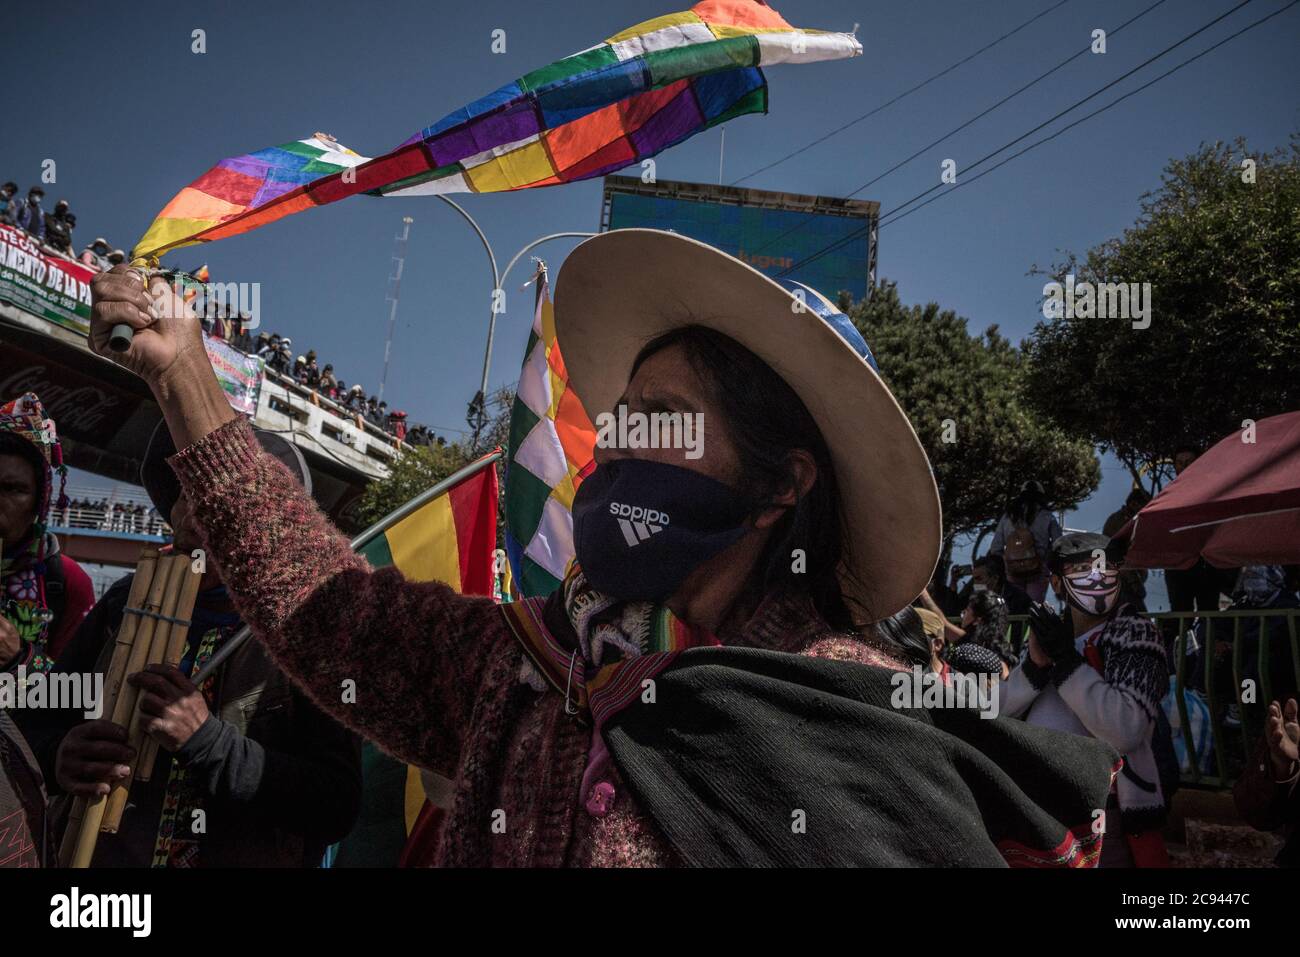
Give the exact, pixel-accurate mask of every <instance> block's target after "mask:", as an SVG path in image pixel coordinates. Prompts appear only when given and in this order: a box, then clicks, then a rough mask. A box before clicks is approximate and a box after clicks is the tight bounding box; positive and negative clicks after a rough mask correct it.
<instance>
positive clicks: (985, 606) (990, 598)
mask: <svg viewBox="0 0 1300 957" xmlns="http://www.w3.org/2000/svg"><path fill="white" fill-rule="evenodd" d="M1005 604H1006V602H1005V601H1004V600H1003V598H1002V596H1001V595H999V594H997V593H995V592H991V591H977V592H974V593H972V594H971V597H970V604H969V605H968V606H967V607H969V608H970V610H971V611H973V612H974V613H975V615H976V617H978V618H988V617H989V615H991V614H992V613H993V611H994V610H995V609H996V608H998V607H999V606H1001V605H1005Z"/></svg>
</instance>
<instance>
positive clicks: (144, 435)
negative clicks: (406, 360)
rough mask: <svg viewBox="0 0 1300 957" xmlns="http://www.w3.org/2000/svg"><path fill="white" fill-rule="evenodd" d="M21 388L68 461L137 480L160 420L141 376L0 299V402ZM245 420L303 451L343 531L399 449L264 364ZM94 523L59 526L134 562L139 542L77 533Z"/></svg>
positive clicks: (352, 525)
mask: <svg viewBox="0 0 1300 957" xmlns="http://www.w3.org/2000/svg"><path fill="white" fill-rule="evenodd" d="M29 391H30V392H35V393H36V394H37V395H39V396H40V397H41V401H42V402H43V403H44V404H45V407H46V409H47V410H48V413H49V415H50V416H51V417H52V418H53V419H54V420H55V422H56V423H57V425H58V429H59V435H60V439H61V441H62V443H63V449H64V455H65V459H66V461H67V464H68V465H70V466H73V467H75V468H78V469H83V470H85V471H87V472H93V473H95V474H97V475H102V476H106V477H108V478H111V479H114V480H116V481H119V482H130V483H138V482H139V473H140V461H141V459H142V457H143V455H144V451H145V448H146V445H147V443H148V440H149V436H150V435H151V434H152V433H153V429H154V426H155V425H156V424H157V423H158V422H159V421H160V420H161V419H162V413H161V411H160V410H159V409H158V406H157V404H156V403H155V402H154V401H153V397H152V396H151V394H150V393H149V390H148V388H147V387H146V386H145V384H144V383H143V382H142V381H141V380H140V379H138V378H137V377H136V376H134V375H132V374H131V373H129V372H127V371H126V370H125V369H122V368H121V367H119V366H117V365H116V364H114V363H112V362H110V361H109V360H107V359H104V358H101V357H100V356H97V355H95V354H94V353H93V352H91V351H90V348H89V346H88V345H87V341H86V337H85V336H84V335H82V334H81V333H79V332H77V331H76V330H74V329H68V328H64V327H63V326H60V325H58V324H56V323H53V322H50V321H47V320H46V319H44V318H42V317H40V316H36V315H33V314H32V313H30V312H27V311H25V310H23V309H19V308H17V307H16V306H13V305H11V304H10V303H7V302H0V400H2V401H7V400H8V399H10V398H12V397H14V396H16V395H19V394H21V393H23V392H29ZM253 424H254V425H256V426H258V427H260V428H265V429H270V430H274V431H277V432H280V433H283V434H284V435H286V436H287V437H288V438H290V440H291V441H293V442H294V443H295V444H296V445H297V446H298V448H299V449H301V450H302V453H303V456H304V458H305V459H306V460H307V464H308V466H309V467H310V468H311V471H312V483H313V492H314V494H315V496H316V499H317V501H318V502H319V503H320V505H321V507H322V508H323V509H324V510H325V511H326V513H328V514H329V515H330V517H331V518H332V519H333V520H334V521H335V522H336V523H337V524H338V525H339V526H340V528H342V529H343V530H344V531H345V532H352V533H355V532H356V531H359V530H360V528H359V523H358V522H357V520H356V518H355V508H356V505H357V503H358V499H359V497H360V495H361V492H362V490H363V489H364V488H365V486H366V484H367V483H369V482H370V481H372V480H374V479H377V478H382V477H383V476H385V475H387V474H388V466H389V464H390V463H391V462H392V461H393V460H394V458H395V457H396V455H397V454H398V450H397V448H396V440H394V439H393V437H392V436H390V435H388V434H387V433H385V432H383V431H382V430H380V429H377V428H375V427H374V426H373V425H371V424H370V423H367V422H364V421H363V422H361V423H360V424H358V422H357V420H356V418H355V417H352V416H349V415H347V414H346V413H344V411H343V410H342V409H341V408H339V407H338V406H336V405H335V404H334V403H332V402H331V401H330V400H328V399H324V398H318V397H317V398H313V396H312V395H311V393H309V392H307V391H304V390H302V389H300V388H299V387H298V386H297V385H296V384H294V383H292V382H291V381H289V380H287V379H283V378H282V377H280V376H278V375H276V374H275V373H273V372H271V371H269V370H268V371H267V372H266V374H265V377H264V380H263V382H262V386H261V390H260V393H259V396H258V404H257V411H256V414H255V415H254V417H253ZM93 531H94V530H93V529H71V528H70V529H67V530H66V533H67V534H70V535H74V536H75V537H76V540H77V547H78V549H81V548H82V547H83V546H84V548H85V554H87V555H89V554H90V553H94V552H98V551H103V550H106V549H107V550H109V551H112V552H113V553H114V554H117V553H118V552H119V551H120V550H121V549H122V548H127V549H129V550H131V552H132V561H131V562H128V563H127V564H134V553H135V552H138V550H139V543H138V542H131V541H130V540H129V539H124V540H123V543H124V544H112V543H107V542H103V541H97V540H98V539H101V538H114V537H115V536H114V535H113V534H111V533H110V534H108V535H97V534H82V533H83V532H93ZM116 537H120V536H116ZM75 557H80V556H75ZM88 560H90V561H98V560H100V559H96V558H88ZM113 563H114V564H116V563H117V562H113Z"/></svg>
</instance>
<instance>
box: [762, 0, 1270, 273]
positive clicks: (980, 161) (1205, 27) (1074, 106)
mask: <svg viewBox="0 0 1300 957" xmlns="http://www.w3.org/2000/svg"><path fill="white" fill-rule="evenodd" d="M1250 2H1251V0H1241V2H1240V3H1238V4H1237V5H1236V6H1234V7H1233V8H1232V9H1230V10H1228V11H1226V12H1224V13H1221V14H1219V15H1218V16H1217V17H1215V18H1214V19H1213V20H1211V21H1209V22H1208V23H1206V24H1204V25H1202V26H1200V27H1198V28H1197V29H1195V30H1193V31H1192V32H1191V33H1189V34H1187V35H1186V36H1185V37H1183V38H1182V39H1181V40H1178V41H1176V42H1174V43H1172V44H1170V45H1169V46H1167V47H1165V48H1164V49H1163V50H1161V51H1160V52H1159V53H1157V54H1155V55H1154V56H1151V57H1149V58H1147V59H1146V60H1143V61H1142V62H1141V63H1139V64H1138V65H1137V66H1135V67H1134V68H1133V69H1131V70H1129V71H1128V72H1126V73H1124V74H1122V75H1120V76H1118V77H1116V78H1115V79H1113V80H1111V81H1110V82H1109V83H1106V84H1105V85H1103V86H1101V87H1099V88H1098V89H1096V90H1094V91H1093V92H1091V93H1089V94H1088V95H1087V96H1085V97H1083V98H1082V99H1080V100H1077V101H1076V102H1074V103H1072V104H1071V105H1070V106H1067V107H1066V108H1065V109H1063V110H1061V111H1060V112H1058V113H1056V114H1055V115H1053V116H1051V117H1049V118H1048V119H1046V120H1044V121H1043V122H1041V123H1039V124H1038V125H1037V126H1035V127H1033V128H1032V129H1030V130H1028V131H1027V132H1025V133H1022V134H1020V135H1019V136H1017V137H1016V138H1015V139H1013V140H1011V141H1010V142H1009V143H1004V144H1003V145H1002V146H999V147H998V148H997V149H995V150H993V151H992V152H991V153H987V154H986V155H984V156H982V157H980V158H979V159H978V160H976V161H975V162H973V163H971V164H970V165H969V166H968V167H967V169H968V170H971V169H974V168H975V167H977V166H980V165H982V164H984V163H986V162H987V161H988V160H990V159H992V158H993V157H994V156H997V155H998V154H999V153H1001V152H1004V151H1005V150H1008V149H1010V148H1011V147H1012V146H1015V145H1016V144H1017V143H1019V142H1020V141H1021V140H1023V139H1025V138H1027V137H1029V136H1032V135H1033V134H1035V133H1037V132H1038V131H1039V130H1041V129H1042V128H1043V127H1045V126H1049V125H1051V124H1052V123H1054V122H1055V121H1056V120H1058V119H1060V118H1061V117H1063V116H1065V115H1066V114H1067V113H1069V112H1071V111H1072V110H1075V109H1078V108H1079V107H1080V106H1082V105H1083V104H1084V103H1087V102H1088V101H1089V100H1092V99H1095V98H1096V97H1098V96H1100V95H1101V94H1102V93H1104V92H1106V91H1107V90H1109V89H1110V88H1111V87H1113V86H1115V85H1116V84H1118V83H1122V82H1123V81H1124V80H1126V79H1128V78H1129V77H1130V76H1132V75H1133V74H1134V73H1137V72H1138V71H1139V70H1141V69H1144V68H1145V67H1147V66H1149V65H1150V64H1152V63H1154V62H1155V61H1156V60H1158V59H1160V58H1161V57H1162V56H1164V55H1165V54H1167V53H1170V52H1171V51H1173V50H1176V49H1177V48H1178V47H1180V46H1182V45H1183V44H1184V43H1187V42H1188V41H1189V40H1192V39H1194V38H1195V37H1197V36H1199V35H1200V34H1202V33H1204V32H1205V31H1206V30H1208V29H1210V28H1211V27H1213V26H1215V25H1216V24H1218V23H1219V22H1220V21H1222V20H1224V19H1225V18H1227V17H1229V16H1231V15H1232V14H1234V13H1236V12H1237V11H1238V10H1240V9H1241V8H1242V7H1244V6H1246V5H1247V4H1248V3H1250ZM1282 9H1283V10H1285V9H1288V7H1283V8H1282ZM1278 12H1279V13H1280V12H1281V10H1279V11H1278ZM1260 22H1262V21H1260ZM944 185H945V184H943V183H936V184H935V185H934V186H931V187H930V188H929V189H927V190H924V191H922V192H920V193H918V194H917V195H915V196H913V197H912V198H911V199H909V200H907V201H906V202H904V203H901V204H900V205H898V206H895V207H894V208H893V209H891V210H889V211H888V212H887V213H884V214H883V215H882V216H881V217H880V218H881V221H882V223H883V221H884V220H885V219H887V218H888V217H890V216H892V215H894V214H895V213H897V212H899V211H900V210H902V209H905V208H906V207H908V206H910V205H912V203H914V202H916V201H917V200H918V199H924V198H925V197H926V196H929V195H930V194H931V193H933V192H934V191H935V190H938V189H942V188H943V186H944ZM893 221H894V222H896V221H897V219H895V220H893ZM870 228H871V227H870V226H864V227H862V228H861V229H857V230H854V231H853V232H852V233H849V234H848V235H846V236H844V237H842V238H840V239H838V240H836V241H835V242H833V243H831V244H830V245H828V246H825V247H823V248H822V249H819V250H818V251H817V252H815V253H811V254H809V255H808V256H805V257H804V258H803V259H801V260H799V261H798V262H796V263H793V264H792V265H790V266H789V267H787V268H786V269H784V270H782V271H781V272H780V273H778V274H777V275H778V276H786V275H789V274H790V273H791V272H793V271H794V270H795V269H798V268H799V267H800V266H805V265H807V264H809V263H812V262H816V261H817V260H818V259H820V258H821V257H822V256H825V255H826V254H827V253H830V252H833V251H835V250H836V249H839V248H840V247H842V246H844V245H845V244H847V243H849V242H851V241H853V240H855V239H857V238H858V237H859V236H862V235H864V234H866V233H867V232H868V231H869V230H870Z"/></svg>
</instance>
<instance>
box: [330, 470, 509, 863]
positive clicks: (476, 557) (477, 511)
mask: <svg viewBox="0 0 1300 957" xmlns="http://www.w3.org/2000/svg"><path fill="white" fill-rule="evenodd" d="M501 456H502V453H501V450H500V449H498V450H497V451H495V452H493V453H492V454H490V455H486V456H484V457H483V458H481V459H479V460H478V461H477V462H474V463H472V464H471V465H469V466H466V468H464V469H462V470H461V472H459V473H457V475H454V476H452V477H451V478H450V479H448V480H447V481H446V482H444V483H439V485H438V486H435V487H434V488H432V489H430V490H429V491H428V492H426V493H424V495H423V496H421V497H420V498H417V499H414V500H412V501H411V502H410V503H408V504H407V505H406V506H403V508H402V509H399V510H398V511H397V512H395V513H394V514H393V515H391V516H389V517H388V518H386V519H384V520H383V521H382V522H380V523H379V524H378V525H377V526H376V527H375V528H374V529H372V530H371V531H372V532H373V535H372V536H371V537H370V538H369V539H368V540H365V541H363V542H362V544H360V545H358V546H357V551H358V552H360V553H361V554H362V555H364V556H365V557H366V560H367V561H369V562H370V564H371V565H373V566H375V567H376V568H384V567H386V566H389V565H394V566H396V567H397V568H398V569H400V570H401V572H402V574H403V575H404V576H405V577H406V578H407V579H408V580H410V581H440V582H445V583H446V584H448V585H450V586H451V587H452V588H454V589H456V591H458V592H460V593H461V594H463V595H491V594H492V586H493V578H494V565H495V557H494V553H495V551H496V534H497V472H496V462H497V460H498V459H500V458H501ZM403 512H407V514H405V515H403V514H402V513H403ZM390 523H391V524H390ZM365 537H366V536H365V535H364V534H363V536H362V538H363V539H365ZM361 771H362V787H363V791H362V805H361V815H360V817H359V819H358V821H357V825H356V827H355V828H353V830H352V833H351V834H349V835H348V836H347V837H346V838H344V839H343V840H342V841H341V842H339V844H338V845H336V848H337V850H336V852H335V854H334V855H333V860H332V865H333V866H336V867H393V866H395V865H397V864H398V862H399V860H401V861H402V862H404V863H406V862H409V863H411V864H422V863H427V860H428V857H429V856H430V848H431V842H432V840H433V839H434V838H435V837H436V833H437V824H438V818H439V815H440V810H439V809H438V808H436V807H435V806H434V805H432V804H430V803H429V801H428V800H427V799H426V795H425V790H424V785H423V783H422V781H421V779H420V773H419V769H418V768H415V767H413V766H408V765H404V764H403V763H402V762H400V761H398V760H396V759H395V758H392V757H390V756H389V755H387V754H384V753H383V752H382V751H380V750H379V749H378V748H376V747H375V746H374V745H373V744H371V743H370V742H368V741H367V742H366V743H365V744H363V745H362V754H361ZM408 839H409V843H408Z"/></svg>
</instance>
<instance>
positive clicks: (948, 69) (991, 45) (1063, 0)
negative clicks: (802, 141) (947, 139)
mask: <svg viewBox="0 0 1300 957" xmlns="http://www.w3.org/2000/svg"><path fill="white" fill-rule="evenodd" d="M1068 2H1069V0H1059V2H1058V3H1054V4H1053V5H1052V6H1050V7H1048V8H1047V9H1046V10H1044V11H1043V12H1042V13H1036V14H1034V15H1033V16H1032V17H1030V18H1029V19H1028V20H1026V21H1025V22H1024V23H1022V24H1020V26H1018V27H1016V28H1015V29H1013V30H1011V31H1009V32H1007V33H1004V34H1002V36H1000V37H998V38H997V39H996V40H994V41H993V42H992V43H989V44H986V45H985V46H982V47H980V48H979V49H978V50H976V51H975V52H974V53H972V54H970V55H969V56H966V57H963V58H962V59H960V60H958V61H957V62H956V63H954V64H952V66H949V67H946V68H945V69H942V70H940V71H939V72H938V73H936V74H934V75H933V76H931V77H928V78H926V79H924V80H922V81H921V82H920V83H918V84H916V86H913V87H911V88H910V89H907V90H904V91H903V92H902V93H900V94H898V95H897V96H896V97H894V98H893V99H892V100H886V101H885V102H884V103H881V104H880V105H879V106H877V107H874V108H872V109H870V110H868V111H867V112H866V113H863V114H862V115H861V116H859V117H858V118H857V119H853V120H849V122H847V123H845V124H843V125H842V126H838V127H836V128H835V129H833V130H831V131H830V132H829V133H827V134H825V135H824V136H820V137H818V138H817V139H815V140H813V141H812V142H811V143H809V144H807V145H806V146H801V147H799V149H797V150H795V151H794V152H793V153H788V154H786V155H785V156H782V157H781V158H780V159H779V160H775V161H773V162H771V163H768V164H767V165H766V166H763V167H760V168H759V169H756V170H754V171H753V172H752V173H746V174H745V175H744V176H742V177H740V179H733V180H732V181H731V182H730V183H729V184H727V185H729V186H735V185H736V184H737V183H743V182H744V181H745V180H747V179H753V178H754V177H755V176H757V175H758V174H759V173H765V172H767V171H768V170H770V169H772V167H774V166H780V165H781V164H782V163H784V162H785V161H786V160H789V159H793V158H794V157H796V156H798V155H799V154H800V153H806V152H807V151H808V150H810V149H812V148H813V147H814V146H817V145H818V144H819V143H824V142H826V141H827V140H828V139H830V138H831V137H832V136H835V135H836V134H837V133H843V132H844V131H845V130H847V129H848V128H849V127H851V126H856V125H857V124H859V123H861V122H862V121H863V120H867V119H870V118H871V117H873V116H875V115H876V114H877V113H879V112H880V111H881V110H884V109H887V108H888V107H891V106H893V105H894V104H895V103H897V102H898V101H899V100H901V99H903V98H904V97H907V96H911V95H912V94H913V93H915V92H916V91H917V90H919V89H921V88H922V87H925V86H928V85H929V84H931V83H933V82H934V81H935V80H937V79H939V78H940V77H942V76H946V75H947V74H949V73H951V72H952V71H953V70H955V69H957V67H959V66H962V65H963V64H965V63H969V62H970V61H971V60H973V59H975V58H976V57H977V56H979V55H980V54H981V53H985V52H987V51H988V50H991V49H993V48H994V47H995V46H997V45H998V44H999V43H1001V42H1002V41H1003V40H1006V39H1008V38H1009V37H1011V36H1014V35H1015V34H1017V33H1019V32H1020V31H1021V30H1023V29H1024V28H1025V27H1027V26H1029V25H1030V24H1031V23H1033V22H1034V21H1035V20H1038V19H1040V18H1042V17H1045V16H1047V15H1048V14H1049V13H1051V12H1052V11H1053V10H1055V9H1057V8H1058V7H1063V6H1065V4H1067V3H1068Z"/></svg>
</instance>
